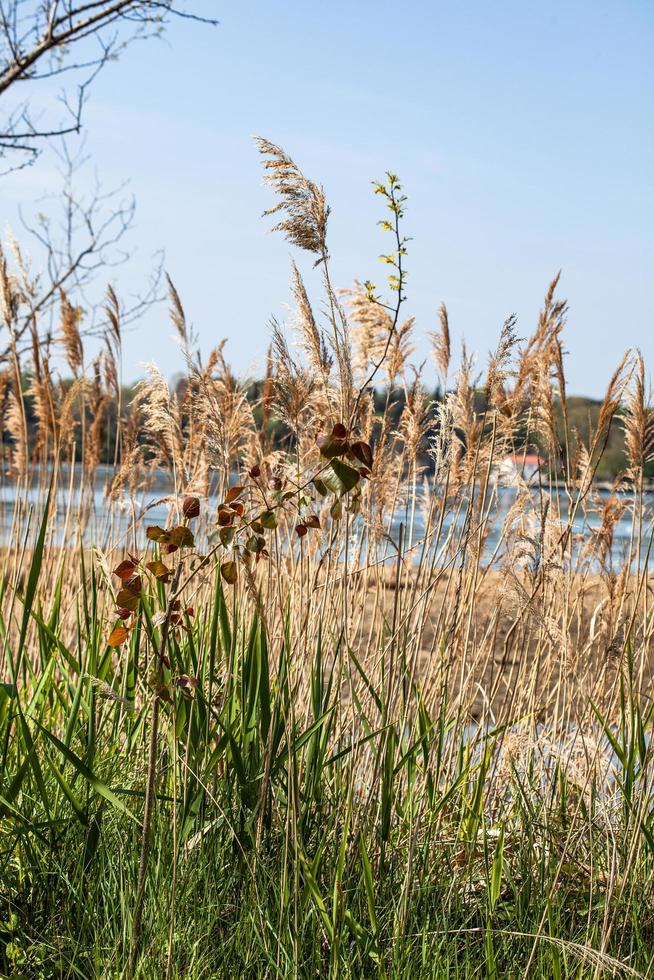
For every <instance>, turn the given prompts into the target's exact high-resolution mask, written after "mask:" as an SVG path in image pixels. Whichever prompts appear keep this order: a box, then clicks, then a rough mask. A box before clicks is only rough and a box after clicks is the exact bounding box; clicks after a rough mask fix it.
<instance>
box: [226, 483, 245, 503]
mask: <svg viewBox="0 0 654 980" xmlns="http://www.w3.org/2000/svg"><path fill="white" fill-rule="evenodd" d="M242 493H243V487H240V486H237V487H230V488H229V490H228V491H227V496H226V497H225V503H226V504H231V502H232V500H236V498H237V497H240V496H241V494H242Z"/></svg>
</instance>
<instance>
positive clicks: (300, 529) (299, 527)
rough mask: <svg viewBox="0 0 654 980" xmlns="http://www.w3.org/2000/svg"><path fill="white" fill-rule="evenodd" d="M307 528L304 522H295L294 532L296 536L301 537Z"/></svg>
mask: <svg viewBox="0 0 654 980" xmlns="http://www.w3.org/2000/svg"><path fill="white" fill-rule="evenodd" d="M307 530H308V528H307V526H306V524H296V525H295V533H296V534H297V536H298V538H303V537H304V535H305V534H306V533H307Z"/></svg>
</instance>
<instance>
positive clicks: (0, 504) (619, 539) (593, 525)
mask: <svg viewBox="0 0 654 980" xmlns="http://www.w3.org/2000/svg"><path fill="white" fill-rule="evenodd" d="M112 474H113V468H111V467H98V470H97V472H96V479H95V484H94V486H93V488H92V490H91V489H90V488H89V489H87V490H86V491H85V493H84V494H83V496H82V498H81V503H82V505H83V506H82V512H83V514H84V526H83V540H84V543H85V544H87V545H91V544H93V545H96V546H98V547H100V548H102V549H108V548H109V547H112V546H116V547H117V548H118V549H120V548H121V547H123V548H125V547H129V546H131V547H142V546H143V544H144V542H145V532H146V529H147V528H148V527H151V526H155V525H160V526H165V525H166V524H167V523H168V521H169V507H170V502H171V500H170V494H171V491H172V487H171V484H170V480H169V478H168V477H167V475H166V474H165V473H163V472H161V473H156V474H155V475H154V479H153V481H152V483H151V485H150V486H149V487H148V489H147V490H146V491H142V492H140V493H139V494H138V495H137V497H136V498H135V499H129V498H127V497H125V498H124V499H123V500H121V501H119V502H118V504H114V505H109V503H108V502H107V500H106V499H105V487H106V486H107V483H108V481H109V479H110V477H111V475H112ZM37 475H38V474H37ZM79 475H80V474H79V470H78V469H76V471H75V472H74V473H73V474H72V480H71V473H70V471H69V470H68V469H66V468H64V469H63V471H62V473H61V476H60V482H59V486H58V490H57V493H56V495H55V500H54V504H55V507H56V516H55V514H53V515H52V517H51V521H50V525H51V527H52V528H53V531H52V535H51V537H50V539H49V543H50V545H53V546H58V545H63V544H68V545H71V544H76V543H77V542H78V541H79V532H80V528H79V523H78V521H77V514H78V508H79V504H80V491H79V482H80V481H79ZM70 485H72V489H69V486H70ZM432 491H433V492H434V495H435V497H436V498H438V490H437V488H432ZM609 493H610V491H609V490H608V489H607V488H604V487H598V488H595V489H594V491H593V496H594V499H593V500H592V501H591V500H587V501H586V508H585V509H582V508H581V507H579V508H577V509H576V511H575V513H574V516H573V520H572V554H573V556H574V557H575V558H578V557H579V556H580V554H581V553H582V551H583V550H584V546H585V545H587V543H588V542H589V541H591V539H592V538H593V532H594V531H596V530H597V529H598V528H599V527H600V524H601V515H600V512H601V508H602V505H603V503H604V502H605V501H606V500H607V499H608V497H609ZM515 499H516V493H515V490H513V489H512V488H510V487H497V486H496V487H494V488H493V490H492V495H491V507H490V509H489V512H488V528H489V533H488V535H487V536H486V539H485V543H484V548H483V552H482V563H485V564H487V563H488V562H489V561H491V560H492V561H493V562H497V561H500V560H502V559H503V558H506V557H507V555H509V554H510V555H511V557H512V560H515V561H516V562H519V563H522V564H524V563H525V562H527V561H533V560H534V559H535V557H537V555H538V550H539V539H540V536H541V516H540V515H541V509H542V506H543V496H542V495H541V494H540V493H539V492H538V491H537V490H536V489H534V491H533V494H532V497H531V501H530V503H529V505H528V507H527V511H526V514H525V519H523V522H522V526H521V527H519V526H518V525H517V524H515V525H514V533H513V534H511V535H509V536H508V537H507V536H506V532H505V533H504V536H502V533H501V531H502V528H503V526H504V524H505V520H506V517H507V514H508V513H509V511H510V508H511V507H512V505H513V504H514V502H515ZM621 500H622V501H623V503H624V504H625V509H624V512H623V513H622V515H621V517H620V519H619V520H618V521H617V522H616V524H615V527H614V533H613V541H612V546H611V550H610V554H609V555H607V556H606V563H607V564H609V565H611V566H612V567H613V568H614V569H616V570H618V569H619V568H621V567H623V565H624V563H625V561H626V560H628V556H629V550H630V545H631V535H632V511H633V507H634V502H635V501H634V496H633V494H631V493H623V494H621ZM219 502H220V501H219V500H218V498H217V497H215V496H210V497H209V498H208V501H207V502H206V503H204V502H203V511H205V512H207V513H209V514H210V515H211V514H213V513H215V511H216V508H217V505H218V503H219ZM44 503H45V493H44V490H43V487H42V486H39V485H38V484H37V483H36V482H35V483H34V484H33V485H32V486H30V487H28V488H27V489H25V488H18V487H17V486H16V484H15V483H13V482H11V481H8V480H7V479H5V480H4V481H3V482H2V483H0V544H2V545H3V546H7V545H9V544H14V545H16V544H17V543H19V541H20V540H22V539H23V537H27V540H33V538H34V535H35V534H36V532H37V529H38V524H39V521H40V516H41V513H42V511H43V506H44ZM644 504H645V507H644V520H643V545H642V549H641V563H642V562H644V561H645V560H646V556H647V550H648V544H649V543H650V537H651V535H652V531H653V528H654V493H652V492H648V493H647V494H646V495H645V501H644ZM17 505H18V507H17ZM439 506H440V503H439V501H438V499H436V502H435V514H436V517H435V518H433V519H432V522H431V525H432V526H431V529H430V530H431V534H429V535H428V541H429V542H430V544H431V545H432V546H434V547H436V548H437V550H438V549H440V548H442V547H443V545H444V543H445V541H446V539H447V537H448V535H450V534H452V536H453V537H454V538H456V539H458V538H459V537H460V535H461V534H462V532H463V530H464V524H465V520H466V506H465V505H464V506H463V507H461V508H456V507H454V508H450V510H449V512H448V513H447V515H446V517H445V520H444V522H443V529H442V533H441V536H440V539H439V541H438V542H437V541H436V540H435V536H434V533H433V532H434V523H436V522H437V519H438V510H439ZM568 508H569V503H568V499H567V497H566V496H565V494H563V493H560V494H558V497H557V499H555V500H552V501H550V514H551V515H554V514H555V515H556V518H557V520H559V521H560V522H561V533H563V531H564V530H565V528H566V526H567V522H568V516H569V510H568ZM17 513H18V515H19V518H18V520H17V521H15V522H14V520H13V519H14V517H15V515H16V514H17ZM28 520H29V529H28V531H27V533H26V526H27V521H28ZM351 523H352V535H353V542H352V543H353V544H356V541H357V538H358V537H360V535H361V534H362V533H363V530H364V526H363V521H362V519H361V518H356V519H354V520H353V521H352V522H351ZM389 530H390V536H391V538H392V539H393V542H394V543H395V544H394V545H390V543H389V542H387V544H386V545H382V546H380V551H379V554H380V555H381V554H382V549H383V553H384V554H395V553H396V546H397V545H398V544H399V542H400V537H401V538H402V541H403V545H404V546H403V550H406V549H409V557H412V558H413V559H415V560H418V558H419V556H420V552H421V542H422V540H423V539H424V537H425V515H424V509H423V508H422V507H420V506H417V507H415V509H414V511H413V513H412V512H411V510H410V504H408V505H407V506H406V507H404V508H398V510H397V511H396V512H395V514H394V516H393V520H392V522H391V526H390V528H389ZM477 533H478V529H477V528H476V527H475V526H474V523H473V524H472V525H471V528H470V537H471V538H473V539H474V538H476V536H477ZM198 538H199V539H198V545H199V546H200V547H201V548H202V547H206V545H207V543H208V540H207V536H206V534H200V535H199V536H198ZM549 540H550V542H551V541H552V540H553V538H552V537H551V536H550V539H549ZM550 547H551V545H550ZM389 549H390V550H389ZM586 552H588V561H589V562H590V563H591V565H592V564H593V563H594V564H595V566H596V567H597V568H599V565H598V563H597V557H596V555H595V556H594V555H593V553H592V552H589V551H588V548H587V547H586ZM450 554H451V552H450ZM443 557H444V553H443ZM647 560H648V565H649V567H654V547H653V548H652V549H651V553H650V554H649V557H648V558H647Z"/></svg>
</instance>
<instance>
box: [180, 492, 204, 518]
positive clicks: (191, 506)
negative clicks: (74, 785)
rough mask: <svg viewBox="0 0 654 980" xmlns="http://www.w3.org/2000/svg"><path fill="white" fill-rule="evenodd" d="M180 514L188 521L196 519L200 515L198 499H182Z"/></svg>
mask: <svg viewBox="0 0 654 980" xmlns="http://www.w3.org/2000/svg"><path fill="white" fill-rule="evenodd" d="M182 513H183V515H184V517H186V518H188V519H189V520H190V519H191V518H192V517H198V516H199V514H200V500H199V498H198V497H184V500H183V501H182Z"/></svg>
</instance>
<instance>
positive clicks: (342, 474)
mask: <svg viewBox="0 0 654 980" xmlns="http://www.w3.org/2000/svg"><path fill="white" fill-rule="evenodd" d="M329 465H330V466H331V468H332V470H333V471H334V474H335V476H336V478H337V480H338V482H339V483H340V484H341V487H342V489H341V491H340V492H341V494H343V493H347V492H348V491H349V490H352V489H353V488H354V487H355V486H356V485H357V483H358V482H359V480H360V479H361V477H360V476H359V473H358V471H357V470H355V469H354V467H352V466H348V464H347V463H343V462H342V461H341V460H340V459H333V460H332V461H331V463H330V464H329Z"/></svg>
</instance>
